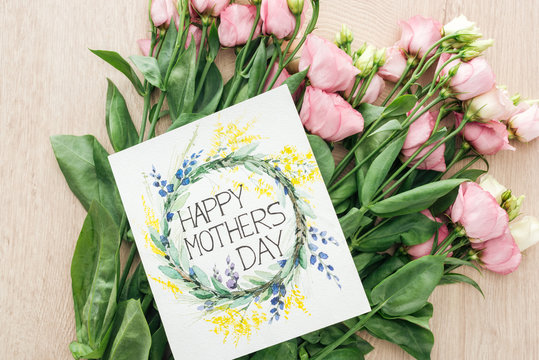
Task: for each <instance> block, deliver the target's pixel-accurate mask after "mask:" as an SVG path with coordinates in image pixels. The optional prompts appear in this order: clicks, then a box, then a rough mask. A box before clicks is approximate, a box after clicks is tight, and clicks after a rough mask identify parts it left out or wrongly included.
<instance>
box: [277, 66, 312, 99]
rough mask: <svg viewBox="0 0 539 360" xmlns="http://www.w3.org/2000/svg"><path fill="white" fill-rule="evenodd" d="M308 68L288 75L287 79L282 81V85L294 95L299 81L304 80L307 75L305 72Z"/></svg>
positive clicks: (299, 84) (299, 83)
mask: <svg viewBox="0 0 539 360" xmlns="http://www.w3.org/2000/svg"><path fill="white" fill-rule="evenodd" d="M308 71H309V69H305V70H303V71H300V72H298V73H295V74H294V75H292V76H290V77H289V78H288V79H286V80H285V81H283V83H282V85H286V86H288V90H289V91H290V94H291V95H294V94H295V93H296V91H298V89H299V87H300V86H301V83H303V81H304V80H305V77H307V72H308Z"/></svg>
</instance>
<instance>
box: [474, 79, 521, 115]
mask: <svg viewBox="0 0 539 360" xmlns="http://www.w3.org/2000/svg"><path fill="white" fill-rule="evenodd" d="M465 105H466V109H467V110H466V111H468V113H469V114H470V115H471V116H473V117H474V119H477V120H478V121H483V122H488V121H490V120H497V121H502V120H508V119H509V118H510V117H511V116H512V115H513V114H514V112H515V110H516V108H515V105H513V102H512V101H511V99H510V98H509V95H508V94H507V91H505V90H503V89H501V88H498V87H496V86H494V87H493V88H492V89H490V90H489V91H487V92H486V93H484V94H481V95H478V96H475V97H474V98H472V99H470V100H468V101H467V102H466V103H465Z"/></svg>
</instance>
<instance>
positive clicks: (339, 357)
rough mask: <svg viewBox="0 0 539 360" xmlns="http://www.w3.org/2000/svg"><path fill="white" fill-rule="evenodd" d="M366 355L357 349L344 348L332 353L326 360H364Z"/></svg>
mask: <svg viewBox="0 0 539 360" xmlns="http://www.w3.org/2000/svg"><path fill="white" fill-rule="evenodd" d="M364 358H365V357H364V354H363V352H361V350H359V349H358V348H357V347H351V346H347V347H342V348H338V349H335V350H333V351H331V352H330V353H329V354H328V355H327V356H325V357H324V360H362V359H364Z"/></svg>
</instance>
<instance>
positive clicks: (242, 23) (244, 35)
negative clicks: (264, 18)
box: [218, 4, 260, 47]
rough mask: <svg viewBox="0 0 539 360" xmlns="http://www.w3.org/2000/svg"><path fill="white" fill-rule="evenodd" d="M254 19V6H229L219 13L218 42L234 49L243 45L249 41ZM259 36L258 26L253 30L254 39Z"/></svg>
mask: <svg viewBox="0 0 539 360" xmlns="http://www.w3.org/2000/svg"><path fill="white" fill-rule="evenodd" d="M255 19H256V6H254V5H239V4H231V5H229V6H228V7H227V8H226V9H225V10H224V11H223V12H222V13H221V24H220V25H219V29H218V32H219V40H220V41H221V45H223V46H226V47H234V46H238V45H244V44H245V43H247V40H249V35H251V30H252V27H253V24H254V22H255ZM258 35H260V24H258V26H257V27H256V29H255V33H254V37H257V36H258Z"/></svg>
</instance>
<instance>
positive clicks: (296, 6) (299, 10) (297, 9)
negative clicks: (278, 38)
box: [287, 0, 304, 16]
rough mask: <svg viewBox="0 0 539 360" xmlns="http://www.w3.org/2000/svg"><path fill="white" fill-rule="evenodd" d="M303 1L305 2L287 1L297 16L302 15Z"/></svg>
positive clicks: (300, 0) (301, 0) (299, 0)
mask: <svg viewBox="0 0 539 360" xmlns="http://www.w3.org/2000/svg"><path fill="white" fill-rule="evenodd" d="M303 1H304V0H287V2H288V8H289V9H290V12H291V13H292V14H294V15H296V16H297V15H301V13H302V11H303Z"/></svg>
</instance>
